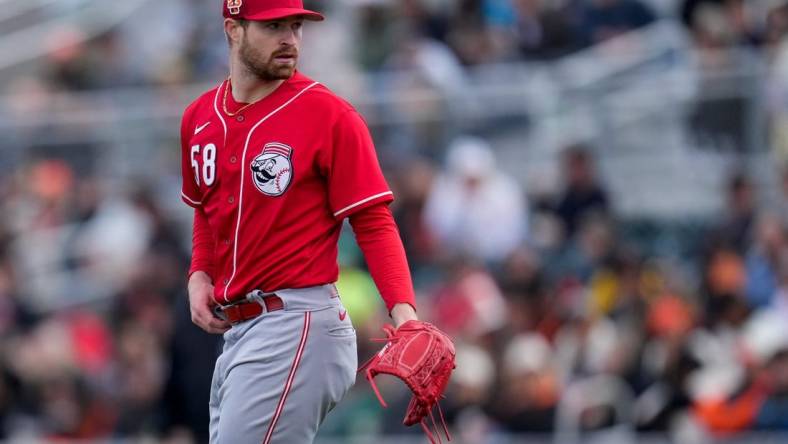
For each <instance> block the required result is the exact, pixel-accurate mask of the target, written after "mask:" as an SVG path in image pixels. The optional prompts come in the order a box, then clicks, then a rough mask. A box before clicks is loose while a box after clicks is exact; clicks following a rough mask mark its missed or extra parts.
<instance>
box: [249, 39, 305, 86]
mask: <svg viewBox="0 0 788 444" xmlns="http://www.w3.org/2000/svg"><path fill="white" fill-rule="evenodd" d="M238 53H239V56H240V58H241V63H243V64H244V66H246V69H248V70H249V72H251V73H252V74H254V75H256V76H257V77H258V78H259V79H260V80H263V81H266V82H270V81H274V80H287V79H289V78H290V77H292V76H293V73H294V72H295V65H281V64H278V63H277V62H276V61H275V60H274V59H275V58H276V57H277V56H279V55H281V54H296V61H298V55H297V52H296V50H295V49H294V48H293V49H280V50H277V51H274V52H273V53H272V54H271V55H270V56H269V57H268V60H265V59H264V58H263V56H262V55H261V54H260V53H259V52H256V51H255V50H254V48H253V47H252V45H250V44H249V42H248V41H247V40H246V36H244V39H243V41H242V42H241V47H240V49H239V51H238Z"/></svg>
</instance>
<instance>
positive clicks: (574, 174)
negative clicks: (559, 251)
mask: <svg viewBox="0 0 788 444" xmlns="http://www.w3.org/2000/svg"><path fill="white" fill-rule="evenodd" d="M562 169H563V172H564V181H565V188H564V190H563V192H562V194H561V195H560V196H559V198H558V202H557V204H556V206H555V213H556V214H557V215H558V217H559V218H560V219H561V221H562V222H563V224H564V229H565V233H566V237H567V238H568V239H571V238H572V237H573V236H574V235H575V233H576V232H577V229H578V228H579V227H580V225H581V224H582V223H583V222H584V221H585V220H586V219H588V218H589V217H591V216H595V215H601V216H606V215H608V214H609V211H610V204H609V200H608V195H607V191H606V190H605V188H604V187H603V185H602V184H601V183H600V181H599V178H598V177H597V172H596V169H595V168H594V164H593V159H592V157H591V152H590V150H589V149H588V148H587V147H585V146H582V145H573V146H571V147H569V148H567V149H566V152H565V153H564V155H563V159H562Z"/></svg>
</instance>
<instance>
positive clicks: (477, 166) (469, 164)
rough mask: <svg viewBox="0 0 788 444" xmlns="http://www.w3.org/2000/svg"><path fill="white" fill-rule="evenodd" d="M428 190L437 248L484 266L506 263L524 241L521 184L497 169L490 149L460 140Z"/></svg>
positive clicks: (428, 212)
mask: <svg viewBox="0 0 788 444" xmlns="http://www.w3.org/2000/svg"><path fill="white" fill-rule="evenodd" d="M447 160H448V161H447V169H446V171H445V172H444V173H442V174H440V175H439V176H438V178H437V179H436V180H435V183H434V184H433V186H432V189H431V191H430V194H429V196H428V197H427V203H426V208H425V213H424V214H425V215H424V217H425V222H426V225H427V227H428V228H429V229H430V231H431V232H432V233H433V235H434V236H435V237H436V239H437V241H438V243H439V246H440V248H441V249H442V250H443V251H447V252H449V253H454V254H461V255H466V256H468V257H471V258H476V259H480V260H483V261H487V262H498V261H502V260H504V259H505V258H506V257H507V256H508V255H509V254H510V253H511V252H512V251H514V249H515V248H517V247H518V246H519V245H520V244H521V243H522V242H523V241H524V240H525V239H526V233H527V209H526V206H525V200H526V199H525V196H524V193H523V191H522V189H521V187H520V185H519V184H518V183H517V182H516V181H515V180H514V179H513V178H511V177H509V176H508V175H506V174H505V173H503V172H502V171H500V170H499V169H497V167H496V165H495V158H494V155H493V152H492V150H491V148H490V146H489V144H488V143H487V142H485V141H483V140H481V139H477V138H472V137H462V138H459V139H458V140H456V141H455V142H454V143H453V144H452V146H451V147H450V149H449V154H448V159H447Z"/></svg>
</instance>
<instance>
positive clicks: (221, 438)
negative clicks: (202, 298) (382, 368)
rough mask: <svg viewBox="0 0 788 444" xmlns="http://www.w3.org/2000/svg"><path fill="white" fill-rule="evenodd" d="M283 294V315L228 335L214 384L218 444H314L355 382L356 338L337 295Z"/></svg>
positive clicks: (322, 291) (324, 289) (316, 290)
mask: <svg viewBox="0 0 788 444" xmlns="http://www.w3.org/2000/svg"><path fill="white" fill-rule="evenodd" d="M276 294H277V296H279V297H281V298H282V300H283V302H284V309H283V310H278V311H273V312H270V313H264V314H262V315H261V316H258V317H257V318H255V319H252V320H249V321H246V322H242V323H240V324H237V325H234V326H233V327H232V328H231V329H230V330H229V331H227V332H226V333H225V334H224V340H225V343H224V349H223V350H222V354H221V355H220V356H219V359H218V360H217V361H216V367H215V369H214V374H213V381H212V383H211V400H210V403H209V408H210V418H211V422H210V436H211V438H210V442H211V444H246V443H249V444H251V443H255V444H260V443H264V444H272V443H275V444H309V443H311V442H312V441H313V440H314V438H315V435H316V434H317V429H318V426H319V425H320V424H321V423H322V422H323V419H325V417H326V415H327V414H328V412H329V411H331V409H332V408H333V407H334V406H335V405H336V404H337V403H338V402H339V401H340V400H341V399H342V397H343V396H344V395H345V393H347V391H348V390H350V387H352V386H353V383H354V382H355V379H356V368H357V366H358V362H357V355H356V332H355V330H354V329H353V325H352V324H351V322H350V316H348V315H347V312H346V311H345V308H344V307H343V306H342V302H341V301H340V299H339V297H338V294H337V291H336V287H334V285H324V286H319V287H311V288H307V289H297V290H282V291H277V292H276Z"/></svg>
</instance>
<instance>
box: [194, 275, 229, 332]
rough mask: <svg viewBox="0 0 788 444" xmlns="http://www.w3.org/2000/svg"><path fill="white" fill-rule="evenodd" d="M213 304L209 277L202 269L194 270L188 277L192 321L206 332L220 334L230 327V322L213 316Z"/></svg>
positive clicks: (211, 284) (211, 283)
mask: <svg viewBox="0 0 788 444" xmlns="http://www.w3.org/2000/svg"><path fill="white" fill-rule="evenodd" d="M215 306H216V301H214V299H213V282H212V281H211V277H210V276H208V274H207V273H205V272H202V271H197V272H195V273H194V274H192V275H191V277H190V278H189V308H190V310H191V314H192V322H194V323H195V324H196V325H197V326H198V327H200V328H202V329H203V330H205V331H207V332H208V333H212V334H222V333H224V332H226V331H227V330H229V329H230V323H229V322H227V321H224V320H222V319H219V318H217V317H216V316H214V314H213V308H214V307H215Z"/></svg>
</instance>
